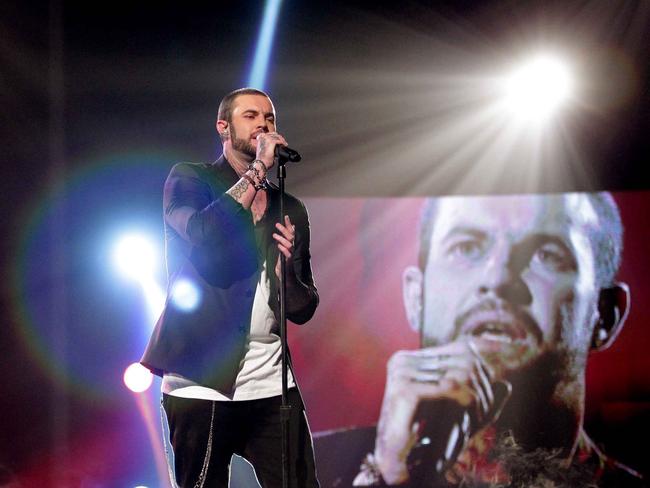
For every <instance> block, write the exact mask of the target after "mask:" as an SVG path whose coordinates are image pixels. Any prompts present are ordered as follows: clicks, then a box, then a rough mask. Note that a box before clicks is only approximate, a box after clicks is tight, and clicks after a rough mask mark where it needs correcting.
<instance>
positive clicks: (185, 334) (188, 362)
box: [140, 156, 318, 392]
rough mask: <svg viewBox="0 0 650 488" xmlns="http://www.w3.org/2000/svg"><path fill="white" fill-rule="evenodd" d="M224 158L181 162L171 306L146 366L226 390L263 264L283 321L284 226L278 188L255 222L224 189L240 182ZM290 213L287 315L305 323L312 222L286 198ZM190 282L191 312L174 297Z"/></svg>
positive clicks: (168, 239) (173, 184)
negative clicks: (279, 232)
mask: <svg viewBox="0 0 650 488" xmlns="http://www.w3.org/2000/svg"><path fill="white" fill-rule="evenodd" d="M238 179H239V178H238V176H237V174H236V173H235V171H234V170H233V169H232V168H231V166H230V164H228V161H226V159H225V158H224V157H223V156H222V157H221V158H219V159H218V160H217V161H215V162H214V163H212V164H192V163H179V164H177V165H175V166H174V167H173V168H172V170H171V172H170V174H169V176H168V177H167V180H166V181H165V189H164V196H163V208H164V221H165V253H166V259H167V275H168V288H167V301H166V303H165V307H164V310H163V313H162V315H161V316H160V318H159V320H158V322H157V323H156V326H155V328H154V331H153V333H152V335H151V338H150V340H149V343H148V345H147V347H146V349H145V352H144V355H143V356H142V359H141V361H140V362H141V363H142V364H143V365H144V366H146V367H147V368H149V369H150V370H152V371H153V372H154V373H155V374H157V375H162V374H164V373H165V372H171V373H177V374H180V375H182V376H185V377H186V378H189V379H191V380H193V381H195V382H197V383H200V384H202V385H205V386H209V387H211V388H214V389H217V390H219V391H222V392H229V391H231V390H232V387H233V385H234V382H235V378H236V376H237V372H238V369H239V363H240V360H241V359H242V357H243V355H244V354H245V350H244V346H245V342H246V336H247V334H248V331H249V328H250V320H251V311H252V308H253V299H254V297H255V289H256V284H257V279H258V278H259V273H260V271H261V269H262V265H263V262H264V259H266V262H267V263H268V264H267V267H268V271H267V276H268V278H269V280H270V288H271V293H270V298H269V306H270V307H271V309H272V310H273V312H274V313H275V316H276V319H278V320H279V316H280V313H279V303H278V282H277V281H278V280H277V278H276V276H275V273H274V269H275V263H276V261H277V258H278V254H279V251H278V249H277V245H276V243H275V240H274V239H273V238H272V233H273V232H274V228H275V227H274V226H275V223H276V222H279V221H280V216H279V206H280V201H279V196H280V195H279V190H278V189H277V188H276V187H271V188H269V189H268V190H267V192H268V197H269V201H268V207H267V211H266V214H265V215H264V217H263V218H262V220H261V221H260V222H258V223H257V225H253V218H252V215H251V212H250V211H249V210H246V209H244V208H243V207H242V206H241V205H240V204H238V203H237V202H235V200H234V199H233V198H231V197H230V196H229V195H226V194H225V192H226V191H227V190H228V189H229V188H231V187H232V186H233V185H234V184H235V183H236V182H237V180H238ZM284 203H285V214H287V215H289V218H290V219H291V222H292V223H293V224H294V225H295V227H296V238H295V244H294V256H293V267H294V270H295V274H296V277H297V278H298V280H297V284H296V286H295V287H294V288H292V289H288V290H287V310H286V311H287V318H288V319H289V320H291V321H292V322H295V323H298V324H302V323H305V322H307V321H308V320H309V319H310V318H311V317H312V315H313V314H314V311H315V310H316V306H317V305H318V292H317V290H316V287H315V285H314V279H313V276H312V271H311V256H310V253H309V240H310V231H309V219H308V215H307V210H306V209H305V206H304V205H303V203H302V202H301V201H300V200H298V199H297V198H295V197H293V196H291V195H286V194H285V202H284ZM181 280H189V281H190V282H192V283H193V284H194V286H195V287H196V289H197V290H198V294H199V302H198V305H197V307H196V308H194V309H192V310H189V311H187V310H183V309H182V308H180V307H179V306H177V305H176V303H175V301H174V300H173V299H171V298H172V295H173V291H174V285H175V284H176V283H178V282H179V281H181Z"/></svg>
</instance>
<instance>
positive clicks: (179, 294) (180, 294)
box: [171, 280, 201, 312]
mask: <svg viewBox="0 0 650 488" xmlns="http://www.w3.org/2000/svg"><path fill="white" fill-rule="evenodd" d="M171 300H172V302H174V305H176V307H178V308H179V309H180V310H183V311H184V312H191V311H192V310H194V309H195V308H196V307H197V306H198V305H199V303H200V302H201V290H199V288H198V287H197V286H196V285H195V284H194V283H192V282H191V281H189V280H179V281H177V282H176V283H175V284H174V287H173V288H172V292H171Z"/></svg>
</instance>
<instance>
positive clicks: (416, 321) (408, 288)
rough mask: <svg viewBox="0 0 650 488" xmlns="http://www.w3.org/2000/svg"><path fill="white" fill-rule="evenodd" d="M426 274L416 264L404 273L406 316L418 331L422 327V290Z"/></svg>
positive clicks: (403, 286)
mask: <svg viewBox="0 0 650 488" xmlns="http://www.w3.org/2000/svg"><path fill="white" fill-rule="evenodd" d="M423 284H424V276H423V274H422V270H420V268H418V267H416V266H409V267H408V268H406V269H405V270H404V273H403V274H402V296H403V298H404V309H405V310H406V318H407V320H408V321H409V324H410V326H411V329H413V330H414V331H416V332H419V331H420V328H421V327H422V303H423V302H422V298H423V297H422V291H423Z"/></svg>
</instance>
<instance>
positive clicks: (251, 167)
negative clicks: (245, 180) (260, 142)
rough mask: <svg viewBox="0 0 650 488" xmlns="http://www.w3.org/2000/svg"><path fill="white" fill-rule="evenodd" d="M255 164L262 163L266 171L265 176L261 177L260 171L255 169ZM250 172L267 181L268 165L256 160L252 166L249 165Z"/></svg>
mask: <svg viewBox="0 0 650 488" xmlns="http://www.w3.org/2000/svg"><path fill="white" fill-rule="evenodd" d="M255 163H260V164H261V165H262V168H263V170H264V174H263V175H260V170H258V169H257V168H256V167H255ZM248 170H249V171H253V172H254V173H255V176H257V177H258V178H259V179H260V180H264V179H266V174H267V173H268V169H267V168H266V165H265V164H264V162H263V161H262V160H261V159H255V160H254V161H253V162H252V163H251V164H249V165H248Z"/></svg>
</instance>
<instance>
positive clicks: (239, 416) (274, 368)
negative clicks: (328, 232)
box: [141, 88, 318, 488]
mask: <svg viewBox="0 0 650 488" xmlns="http://www.w3.org/2000/svg"><path fill="white" fill-rule="evenodd" d="M216 128H217V132H218V133H219V137H220V138H221V142H222V144H223V155H222V156H221V157H220V158H219V159H218V160H217V161H215V162H214V163H211V164H191V163H180V164H177V165H176V166H174V167H173V169H172V170H171V172H170V174H169V176H168V177H167V180H166V182H165V188H164V196H163V209H164V223H165V241H166V258H167V271H168V280H169V285H168V293H167V301H166V303H165V308H164V311H163V313H162V315H161V317H160V319H159V320H158V323H157V324H156V327H155V329H154V332H153V334H152V336H151V339H150V341H149V344H148V345H147V348H146V350H145V353H144V355H143V357H142V361H141V362H142V364H143V365H145V366H146V367H148V368H150V369H151V370H152V371H153V372H154V373H156V374H158V375H161V376H163V381H162V393H163V398H162V404H163V407H164V411H165V414H166V417H167V422H168V424H169V433H170V440H171V445H172V447H173V454H174V466H173V474H174V475H175V476H174V477H175V480H172V482H175V483H176V484H177V485H178V486H180V487H184V488H185V487H195V486H198V487H202V486H205V487H227V486H228V481H229V465H230V460H231V457H232V455H233V454H238V455H241V456H242V457H244V458H246V459H247V460H248V461H250V462H251V464H252V465H253V466H254V468H255V471H256V474H257V477H258V480H259V482H260V483H261V485H262V486H264V487H278V486H281V485H282V460H281V454H282V449H281V439H282V436H281V430H282V429H281V422H280V408H279V407H280V404H281V392H282V374H281V372H282V365H281V344H280V337H279V335H278V331H279V324H278V321H279V315H280V314H279V304H278V284H279V272H280V253H282V254H283V255H284V256H285V257H286V263H287V266H286V269H287V276H286V287H287V294H286V296H287V298H286V313H287V318H288V319H289V320H291V321H293V322H295V323H298V324H303V323H305V322H307V321H308V320H309V319H310V318H311V317H312V315H313V314H314V311H315V309H316V306H317V305H318V293H317V290H316V287H315V285H314V280H313V277H312V272H311V264H310V252H309V241H310V235H309V232H310V231H309V220H308V216H307V211H306V209H305V207H304V205H303V204H302V202H300V200H298V199H297V198H295V197H292V196H290V195H286V198H285V213H286V215H284V218H283V220H282V221H281V222H278V220H280V219H279V215H278V214H279V203H280V202H279V191H278V189H277V188H276V187H274V186H273V185H271V184H270V183H269V182H268V181H267V178H266V177H267V173H268V171H269V170H270V169H271V168H272V167H273V164H274V150H275V147H276V146H277V145H280V146H286V145H287V142H286V140H285V138H284V137H283V136H282V135H280V134H279V133H277V132H276V121H275V109H274V107H273V103H272V102H271V100H270V98H269V97H268V95H266V94H265V93H264V92H262V91H260V90H256V89H251V88H243V89H239V90H235V91H233V92H231V93H229V94H228V95H226V96H225V97H224V98H223V100H222V101H221V104H220V105H219V113H218V120H217V124H216ZM187 290H191V293H192V295H193V296H195V297H196V300H195V302H196V303H189V302H188V301H187V300H183V296H184V293H185V294H186V293H187ZM185 296H186V295H185ZM288 384H289V392H288V400H289V403H290V405H291V406H292V409H291V418H290V421H289V432H290V438H289V454H290V456H289V461H290V462H289V464H290V466H289V469H290V476H289V481H290V486H296V487H314V486H318V481H317V479H316V471H315V467H314V457H313V450H312V441H311V433H310V432H309V427H308V425H307V421H306V417H305V411H304V405H303V402H302V399H301V396H300V393H299V391H298V388H297V385H296V382H295V379H294V377H293V375H292V374H291V371H290V370H289V378H288Z"/></svg>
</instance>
